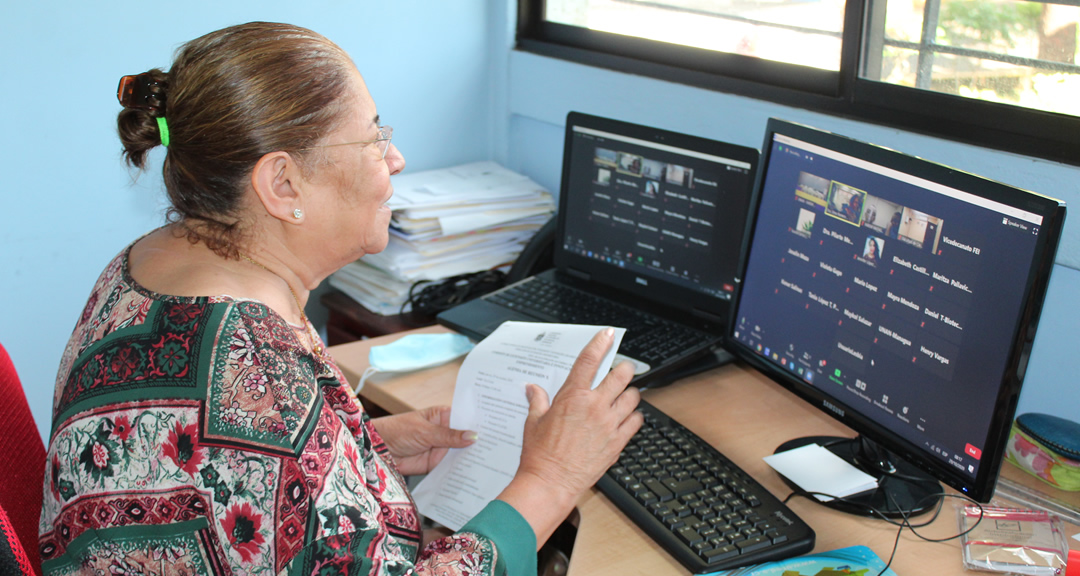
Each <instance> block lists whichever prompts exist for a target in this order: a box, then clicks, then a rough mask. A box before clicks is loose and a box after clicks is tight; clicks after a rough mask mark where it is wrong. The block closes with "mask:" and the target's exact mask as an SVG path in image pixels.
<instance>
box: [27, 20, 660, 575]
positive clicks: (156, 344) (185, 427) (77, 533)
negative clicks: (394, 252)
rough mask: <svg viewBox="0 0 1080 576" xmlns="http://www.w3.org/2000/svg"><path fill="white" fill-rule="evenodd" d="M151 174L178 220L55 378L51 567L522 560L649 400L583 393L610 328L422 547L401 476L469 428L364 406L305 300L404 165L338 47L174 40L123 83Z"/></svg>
mask: <svg viewBox="0 0 1080 576" xmlns="http://www.w3.org/2000/svg"><path fill="white" fill-rule="evenodd" d="M120 97H121V102H122V103H123V104H124V105H125V109H124V110H123V111H122V112H121V113H120V117H119V131H120V138H121V140H122V142H123V145H124V151H125V155H126V157H127V160H128V161H129V162H130V163H131V164H133V165H134V166H137V167H140V168H142V167H144V165H145V162H146V155H147V152H148V151H149V150H150V149H152V148H154V147H155V146H157V145H159V144H162V145H164V146H166V149H167V152H166V157H165V164H164V175H165V186H166V188H167V190H168V195H169V199H170V201H171V204H172V207H171V209H170V211H169V218H168V220H169V223H168V224H167V225H166V226H164V227H163V228H160V229H158V230H155V231H152V232H150V233H149V234H147V235H146V236H143V237H142V238H140V239H138V240H136V241H135V242H134V243H133V244H131V245H130V246H128V247H127V248H126V249H125V250H124V251H123V252H122V253H121V254H119V255H118V256H117V257H116V258H115V259H114V260H113V261H112V262H111V263H110V264H109V265H108V266H107V267H106V269H105V271H104V273H103V274H102V275H101V277H100V279H98V281H97V284H96V285H95V286H94V289H93V292H92V293H91V295H90V299H89V301H88V302H87V304H86V307H85V309H84V311H83V313H82V317H81V318H80V319H79V321H78V323H77V325H76V327H75V331H74V334H73V335H72V337H71V340H70V342H69V343H68V346H67V349H66V350H65V353H64V356H63V360H62V363H61V366H60V370H59V375H58V378H57V389H56V396H55V402H54V416H53V432H52V438H51V442H50V446H49V457H48V466H47V470H46V478H45V502H44V505H43V509H42V515H41V530H42V532H41V551H42V556H43V559H44V566H43V569H44V572H45V573H46V574H69V573H81V574H82V573H84V574H106V575H120V574H144V575H149V574H286V573H287V574H339V573H340V574H405V573H410V572H413V571H414V572H415V573H418V574H435V573H437V574H500V573H509V574H515V575H516V574H526V573H530V572H532V573H535V570H536V554H535V552H536V550H537V548H538V547H539V546H540V545H541V544H543V543H544V541H545V540H546V539H547V538H548V537H549V536H550V535H551V533H552V532H553V530H554V529H555V528H556V526H557V525H558V524H559V523H560V522H561V521H562V520H563V519H564V518H566V516H567V515H568V514H569V513H570V511H571V508H572V507H573V505H574V502H575V501H576V499H577V498H578V497H579V496H580V494H581V493H582V492H583V491H585V490H587V489H588V488H589V486H591V485H592V484H593V483H594V482H595V481H596V480H597V479H598V478H599V477H600V475H601V474H603V472H604V470H605V469H606V468H607V467H608V466H609V465H611V464H612V463H613V462H614V461H615V460H616V458H617V457H618V454H619V451H620V450H621V448H622V447H623V446H624V445H625V443H626V442H627V440H628V439H629V438H630V436H632V435H633V433H634V432H635V431H636V430H637V428H638V427H639V426H640V425H641V417H640V415H638V414H637V413H636V412H635V411H634V408H635V407H636V405H637V400H638V396H637V393H636V391H634V390H633V389H627V388H626V385H627V383H628V382H629V379H630V377H631V376H632V374H631V370H630V369H629V367H628V366H619V367H616V368H615V369H614V370H612V371H611V372H610V373H609V374H608V375H607V376H606V378H605V379H604V381H603V383H602V384H601V385H600V386H599V387H598V388H596V389H595V390H590V388H589V383H590V381H591V379H592V376H593V374H595V372H596V369H597V366H598V364H599V359H600V358H601V357H602V356H603V354H604V353H605V352H606V350H607V349H608V348H609V347H610V345H611V334H610V331H606V332H602V333H601V334H600V335H598V336H597V338H595V339H594V340H593V341H592V342H591V343H590V344H589V345H588V346H587V347H586V349H585V350H584V351H583V352H582V355H581V357H580V358H579V360H578V362H577V363H576V365H575V367H574V370H573V371H572V373H571V376H570V377H569V379H568V381H567V383H566V385H565V387H564V388H563V390H562V391H561V392H560V393H559V394H558V395H556V396H555V398H554V399H553V400H551V401H550V403H549V399H548V398H547V396H546V394H545V393H544V392H543V390H542V389H540V388H538V387H530V388H529V389H528V390H527V391H526V395H527V396H528V401H529V406H530V413H529V417H528V421H527V423H526V427H525V439H524V447H523V451H522V457H521V463H520V466H519V469H518V472H517V475H516V476H515V477H514V479H513V480H512V481H511V482H510V484H509V486H508V487H507V488H506V490H505V491H504V492H502V493H501V494H500V495H499V497H498V498H497V499H496V500H495V501H493V502H492V503H491V504H489V505H488V506H487V507H486V508H485V509H484V510H483V511H482V512H481V513H480V514H479V515H478V516H477V517H476V518H474V519H473V520H472V521H470V522H469V523H468V524H467V525H466V526H464V527H463V528H462V529H461V530H460V531H459V532H457V533H455V534H452V535H447V536H444V537H442V538H440V539H436V540H434V541H432V542H429V543H426V545H425V543H424V542H423V541H422V532H421V528H420V520H419V518H418V515H417V511H416V508H415V505H414V504H413V502H412V499H411V498H410V496H409V493H408V491H407V489H406V485H405V482H404V480H403V478H402V475H410V474H422V473H425V472H427V471H428V470H430V469H431V467H433V466H434V465H435V463H436V462H438V461H439V459H440V458H441V457H442V455H443V454H444V453H445V452H446V449H447V448H449V447H463V446H467V445H469V444H470V443H471V442H472V441H473V440H474V439H475V434H473V433H470V432H468V431H460V430H451V429H450V428H449V426H448V424H447V423H448V420H449V408H446V407H442V408H435V409H429V410H425V411H421V412H416V413H409V414H403V415H397V416H390V417H385V418H377V419H371V418H369V417H368V415H367V414H366V413H365V412H364V408H363V406H361V404H360V402H359V401H358V400H357V398H356V396H355V395H354V394H353V392H352V390H351V389H350V387H349V385H348V384H347V382H346V381H345V378H344V377H343V376H342V374H341V371H340V370H339V369H338V368H337V366H336V365H335V364H334V361H333V359H332V358H330V357H329V356H328V355H327V352H326V350H325V349H324V347H323V344H322V342H321V341H320V339H319V336H318V334H317V333H316V331H315V330H314V328H313V327H312V325H311V323H310V322H308V320H307V318H306V317H305V315H304V304H305V302H306V300H307V297H308V293H309V292H308V291H309V290H310V289H311V288H314V287H315V286H317V285H318V284H319V282H320V281H321V280H322V279H324V278H326V276H327V275H329V274H330V273H332V272H333V271H335V270H336V269H338V268H339V267H341V266H343V265H345V264H346V263H348V262H351V261H353V260H355V259H357V258H359V257H361V256H363V255H364V254H367V253H373V252H378V251H380V250H382V249H383V248H384V247H385V246H386V243H387V227H388V224H389V221H390V210H389V209H388V208H387V207H386V206H385V203H386V201H387V200H388V199H389V198H390V196H391V195H392V193H393V189H392V187H391V184H390V176H391V175H393V174H397V173H398V172H400V171H401V170H402V169H403V168H404V166H405V159H404V158H403V157H402V155H401V153H400V152H399V151H398V149H397V148H396V147H395V146H394V145H393V144H392V143H391V141H390V138H391V135H392V131H391V129H390V127H389V126H385V125H382V124H381V123H380V121H379V115H378V112H377V110H376V107H375V102H374V101H373V100H372V98H371V95H370V94H369V93H368V90H367V87H366V86H365V84H364V80H363V78H361V76H360V74H359V73H358V72H357V69H356V67H355V66H354V65H353V63H352V61H351V60H350V59H349V57H348V56H347V55H346V54H345V53H344V52H343V51H342V50H341V49H340V48H338V47H337V46H336V45H334V44H333V43H331V42H330V41H329V40H327V39H325V38H323V37H321V36H319V35H318V34H315V33H313V32H311V31H309V30H305V29H302V28H297V27H294V26H288V25H282V24H268V23H251V24H245V25H241V26H235V27H232V28H227V29H224V30H220V31H217V32H213V33H211V34H208V35H206V36H203V37H201V38H198V39H196V40H193V41H192V42H189V43H188V44H186V45H185V46H184V47H183V48H182V49H181V50H180V51H179V53H178V56H177V58H176V61H175V62H174V63H173V66H172V68H171V70H169V72H167V73H166V72H162V71H160V70H151V71H150V72H147V73H145V74H140V75H138V76H132V77H125V79H124V80H123V81H122V83H121V90H120Z"/></svg>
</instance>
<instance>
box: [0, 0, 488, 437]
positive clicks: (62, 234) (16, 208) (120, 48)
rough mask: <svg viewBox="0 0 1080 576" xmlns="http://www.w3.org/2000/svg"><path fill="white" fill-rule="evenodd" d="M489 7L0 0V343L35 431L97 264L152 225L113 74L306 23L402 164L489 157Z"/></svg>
mask: <svg viewBox="0 0 1080 576" xmlns="http://www.w3.org/2000/svg"><path fill="white" fill-rule="evenodd" d="M488 18H489V9H488V2H487V0H454V1H453V2H428V1H420V0H396V1H394V2H356V1H346V0H313V1H307V2H295V1H283V0H261V1H252V0H234V1H229V2H209V1H191V2H183V3H180V4H177V3H168V2H166V3H164V4H155V3H153V2H140V3H136V4H132V3H114V2H75V1H66V2H56V1H42V2H5V3H4V8H3V10H2V16H0V77H2V78H3V81H2V82H3V87H4V89H3V90H0V111H2V112H0V134H3V138H2V139H0V167H2V168H3V174H4V185H3V188H2V189H0V199H2V201H0V206H2V207H3V208H2V209H3V211H4V213H5V214H6V218H5V223H4V225H3V226H2V227H0V270H3V272H2V275H3V281H2V282H0V302H3V304H2V310H3V314H2V315H0V343H2V344H3V345H4V346H5V347H6V348H7V349H8V352H9V353H10V354H11V356H12V358H13V360H14V362H15V366H16V369H17V370H18V371H19V375H20V377H21V379H22V382H23V386H24V387H25V389H26V392H27V397H28V399H29V401H30V404H31V408H32V410H33V412H34V418H35V420H36V421H37V423H38V426H39V428H40V429H41V430H42V432H43V435H47V429H48V425H49V423H50V419H51V416H50V415H51V405H52V394H53V388H54V381H55V378H56V368H57V366H58V364H59V361H60V356H61V354H62V352H63V347H64V345H65V344H66V342H67V339H68V336H69V335H70V334H71V329H72V327H73V326H74V323H75V320H76V318H77V317H78V315H79V312H80V311H81V310H82V307H83V305H84V304H85V302H86V298H87V296H88V295H89V292H90V289H91V287H92V286H93V283H94V281H95V280H96V278H97V275H98V274H99V273H100V272H101V270H102V269H103V268H104V266H105V264H106V263H107V262H108V261H109V259H110V258H112V257H113V256H114V255H115V254H116V253H117V252H119V251H120V250H121V249H122V248H123V247H124V246H126V245H127V244H128V243H130V242H131V241H132V240H134V239H135V238H137V237H138V236H139V235H141V234H143V233H145V232H147V231H148V230H150V229H152V228H154V227H156V226H158V225H160V224H161V222H162V221H163V220H162V213H163V209H164V204H163V201H164V194H163V187H162V185H161V176H160V160H161V154H160V151H158V153H157V155H156V156H154V158H155V163H154V165H153V167H152V168H151V169H150V170H148V171H147V172H146V173H145V174H142V175H138V174H136V173H134V172H130V171H129V170H128V169H127V168H126V167H125V166H124V165H123V163H122V161H121V159H120V143H119V140H118V139H117V137H116V128H115V126H116V114H117V112H119V110H120V107H119V104H117V101H116V87H117V82H118V81H119V79H120V77H121V76H123V75H124V74H137V73H140V72H143V71H145V70H147V69H148V68H151V67H155V66H158V67H162V68H168V67H169V65H170V63H171V62H172V55H173V52H174V50H175V49H176V48H177V47H178V46H179V45H180V44H181V43H183V42H185V41H187V40H190V39H192V38H195V37H197V36H199V35H202V34H205V33H207V32H210V31H211V30H215V29H218V28H221V27H224V26H228V25H231V24H237V23H241V22H247V21H251V20H274V21H284V22H291V23H294V24H299V25H302V26H307V27H309V28H312V29H314V30H316V31H317V32H320V33H322V34H323V35H325V36H327V37H328V38H330V39H331V40H333V41H335V42H337V43H338V44H339V45H341V46H342V48H344V49H345V50H346V51H347V52H348V53H349V54H351V55H352V57H353V59H354V61H355V62H356V63H357V67H358V68H359V69H360V71H361V73H363V74H364V76H365V78H366V79H367V82H368V87H369V88H370V90H371V93H372V95H373V96H374V98H375V101H376V104H377V105H378V107H379V112H380V114H381V115H382V117H383V118H384V119H385V121H386V122H387V123H389V124H391V125H393V126H394V129H395V130H394V142H395V144H397V145H398V147H399V148H400V149H401V150H402V151H403V153H404V154H405V156H406V159H407V161H408V166H409V169H412V170H416V169H425V168H437V167H442V166H446V165H449V164H454V163H462V162H468V161H474V160H480V159H486V158H489V157H490V156H491V154H492V151H491V147H492V145H491V133H492V129H491V127H492V126H493V125H494V123H493V122H492V118H493V117H494V116H495V114H493V113H492V112H491V101H492V98H493V96H492V94H494V93H496V92H495V91H494V90H492V83H493V82H494V80H495V78H494V77H493V76H492V74H491V69H492V67H491V66H490V62H489V58H490V51H489V46H490V45H491V42H490V41H489V39H488V38H487V35H488V34H489V32H488V29H489V27H488V25H487V24H488ZM501 83H502V84H505V82H501ZM314 316H315V314H313V317H314Z"/></svg>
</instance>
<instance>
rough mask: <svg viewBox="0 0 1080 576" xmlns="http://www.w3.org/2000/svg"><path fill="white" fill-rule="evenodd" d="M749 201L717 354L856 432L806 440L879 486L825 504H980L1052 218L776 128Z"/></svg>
mask: <svg viewBox="0 0 1080 576" xmlns="http://www.w3.org/2000/svg"><path fill="white" fill-rule="evenodd" d="M752 202H753V204H752V208H751V219H752V224H751V226H750V227H748V233H747V239H746V242H745V243H744V248H743V250H744V255H743V259H742V271H741V273H740V288H739V290H738V295H737V302H736V306H735V309H734V313H733V314H732V320H731V322H730V325H729V330H728V344H729V346H730V348H731V349H732V351H733V352H734V353H735V354H736V355H737V356H739V357H740V358H742V359H743V360H745V361H746V362H748V363H749V364H751V365H753V366H754V367H756V368H758V369H759V370H761V371H763V372H764V373H766V374H767V375H769V376H770V377H771V378H772V379H774V380H775V381H777V382H779V383H781V384H782V385H784V386H785V387H787V388H788V389H790V390H791V391H793V392H795V393H796V394H798V395H799V396H801V397H802V398H803V399H805V400H807V401H808V402H810V403H812V404H813V405H815V406H817V407H818V408H819V409H821V410H823V411H824V412H826V413H828V414H830V415H832V416H833V417H835V418H837V419H838V420H840V421H841V422H843V423H844V424H846V425H848V426H849V427H851V428H852V429H853V430H854V431H855V432H856V433H857V434H858V438H856V439H850V440H846V441H843V442H834V443H832V444H829V443H830V442H832V441H830V440H825V439H812V440H814V441H817V443H824V444H829V445H828V446H827V447H828V448H829V449H830V450H832V451H833V452H836V453H837V454H839V455H841V456H843V457H845V458H846V459H848V460H849V461H852V462H854V463H856V465H857V466H859V467H860V468H861V469H863V470H865V471H867V472H869V473H871V474H872V475H873V476H875V477H878V478H881V481H880V487H879V488H878V490H876V491H872V492H868V493H864V494H862V495H860V496H858V497H856V498H853V499H850V498H849V499H844V500H836V501H834V502H833V505H835V506H836V507H839V508H842V509H846V510H848V511H851V512H857V513H869V512H868V510H867V508H866V505H871V506H874V507H876V508H878V509H879V510H882V511H887V512H888V513H889V514H890V515H892V516H897V515H900V511H901V510H903V511H904V513H917V512H920V511H922V510H924V509H926V508H928V507H930V506H933V505H934V504H935V500H936V499H935V498H932V497H931V496H929V495H933V494H935V493H940V492H941V486H940V484H939V482H938V480H940V481H942V482H944V483H946V484H948V485H949V486H952V487H954V488H956V489H957V490H959V491H960V492H962V493H964V494H967V495H968V496H970V497H972V498H974V499H975V500H978V501H980V502H986V501H988V500H989V499H990V498H991V496H992V495H993V490H994V486H995V483H996V480H997V476H998V472H999V469H1000V466H1001V462H1002V458H1003V454H1004V451H1005V445H1006V441H1007V438H1008V434H1009V429H1010V425H1011V422H1012V419H1013V415H1014V413H1015V410H1016V403H1017V398H1018V396H1019V393H1020V385H1021V382H1022V381H1023V378H1024V372H1025V368H1026V366H1027V360H1028V357H1029V355H1030V351H1031V346H1032V342H1033V340H1034V338H1035V328H1036V325H1037V323H1038V318H1039V313H1040V309H1041V307H1042V302H1043V297H1044V295H1045V293H1046V287H1047V282H1048V280H1049V276H1050V271H1051V268H1052V267H1053V262H1054V254H1055V252H1056V250H1057V244H1058V239H1059V237H1060V234H1061V229H1062V225H1063V223H1064V220H1065V205H1064V204H1063V203H1062V202H1060V201H1058V200H1054V199H1051V198H1047V197H1045V196H1041V195H1038V194H1035V193H1032V192H1028V191H1024V190H1020V189H1017V188H1014V187H1011V186H1007V185H1004V184H1001V183H998V182H993V181H990V180H987V179H984V178H981V177H978V176H974V175H971V174H967V173H963V172H960V171H958V170H955V169H952V168H948V167H946V166H942V165H940V164H935V163H933V162H929V161H926V160H923V159H920V158H916V157H913V156H909V155H906V154H902V153H899V152H895V151H892V150H888V149H886V148H882V147H878V146H874V145H871V144H867V143H864V142H859V141H856V140H852V139H849V138H846V137H843V136H839V135H836V134H832V133H828V132H824V131H820V130H817V129H813V128H809V127H806V126H802V125H797V124H793V123H789V122H785V121H781V120H777V119H770V120H769V122H768V128H767V131H766V136H765V142H764V145H763V146H762V163H761V170H760V171H759V174H758V179H757V182H756V185H755V191H754V198H753V200H752ZM806 441H807V439H798V440H795V441H793V442H791V443H788V444H789V445H790V446H795V445H798V444H800V443H804V442H806ZM786 447H788V446H785V448H786Z"/></svg>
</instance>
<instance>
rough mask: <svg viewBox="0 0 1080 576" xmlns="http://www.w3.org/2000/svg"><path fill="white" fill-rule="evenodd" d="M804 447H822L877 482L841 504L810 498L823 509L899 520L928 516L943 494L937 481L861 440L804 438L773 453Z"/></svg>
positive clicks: (882, 449)
mask: <svg viewBox="0 0 1080 576" xmlns="http://www.w3.org/2000/svg"><path fill="white" fill-rule="evenodd" d="M807 444H819V445H821V446H824V447H825V448H826V449H828V450H829V451H830V452H832V453H833V454H836V455H837V456H839V457H841V458H843V459H844V460H845V461H847V462H848V463H849V464H852V465H853V466H855V467H856V468H858V469H859V470H862V471H863V472H866V473H867V474H870V475H871V476H873V477H874V478H879V481H878V487H877V489H876V490H869V491H866V492H862V493H859V494H853V495H851V496H848V497H847V498H844V499H843V500H840V499H835V500H830V501H828V502H822V501H820V500H818V499H817V498H814V497H812V496H809V498H810V499H811V500H812V501H814V502H816V503H818V504H821V505H823V506H828V507H830V508H835V509H837V510H840V511H842V512H847V513H848V514H858V515H861V516H876V514H874V513H873V512H871V511H870V508H871V507H872V508H875V509H877V510H878V511H879V512H881V513H882V514H883V515H884V516H887V517H889V518H901V517H904V516H917V515H919V514H922V513H924V512H928V511H929V510H931V509H932V508H933V507H934V506H935V505H937V502H938V500H940V499H941V495H942V494H943V493H944V491H943V490H942V488H941V484H940V483H939V482H938V481H937V480H935V479H934V478H932V477H931V476H929V475H928V474H926V473H925V472H923V471H922V470H920V469H918V468H916V467H915V466H913V465H912V464H909V463H907V462H905V461H904V460H903V459H901V458H898V457H896V456H895V455H894V454H892V453H891V452H889V451H888V450H886V449H885V448H884V447H882V446H879V445H878V444H877V443H875V442H873V441H872V440H868V439H866V438H864V437H862V436H857V437H855V438H843V437H838V436H806V437H803V438H796V439H794V440H789V441H787V442H784V443H783V444H781V445H780V446H779V447H778V448H777V449H776V451H777V452H784V451H787V450H792V449H795V448H800V447H802V446H805V445H807ZM784 481H785V482H787V483H788V484H789V485H791V486H792V487H793V488H795V490H796V491H798V492H801V491H802V489H801V488H799V487H798V486H796V485H795V484H794V483H792V482H791V481H790V480H788V479H787V478H784Z"/></svg>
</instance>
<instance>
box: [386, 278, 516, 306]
mask: <svg viewBox="0 0 1080 576" xmlns="http://www.w3.org/2000/svg"><path fill="white" fill-rule="evenodd" d="M505 285H506V274H505V273H504V272H503V271H502V270H483V271H480V272H472V273H469V274H459V275H457V276H452V277H450V278H447V279H445V280H438V281H435V280H420V281H417V282H415V283H413V285H412V286H410V287H409V298H408V300H406V301H405V303H404V304H402V305H401V315H402V317H403V318H408V317H407V316H406V315H405V308H406V307H408V306H409V305H410V304H411V305H412V311H413V314H414V315H416V316H420V317H427V318H430V317H432V316H435V315H437V314H438V313H439V312H442V311H443V310H448V309H450V308H453V307H454V306H457V305H458V304H462V303H464V302H467V301H469V300H472V299H473V298H476V297H478V296H483V295H484V294H487V293H488V292H492V291H494V290H497V289H499V288H502V287H503V286H505Z"/></svg>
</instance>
